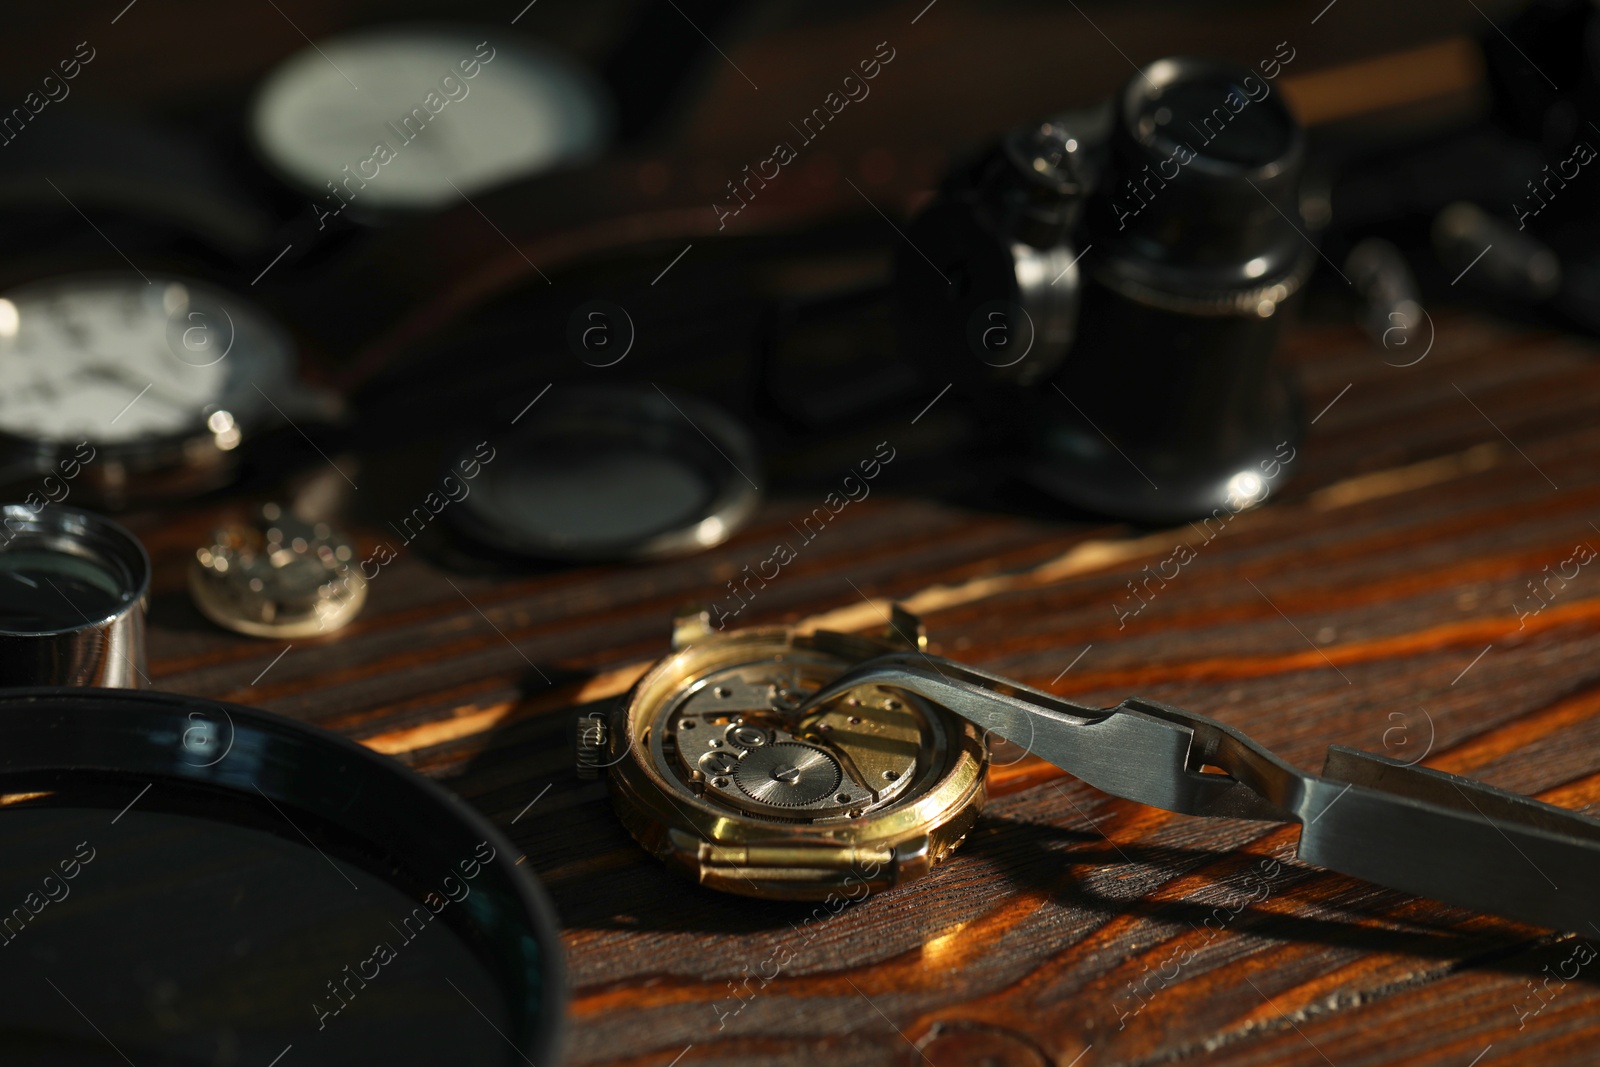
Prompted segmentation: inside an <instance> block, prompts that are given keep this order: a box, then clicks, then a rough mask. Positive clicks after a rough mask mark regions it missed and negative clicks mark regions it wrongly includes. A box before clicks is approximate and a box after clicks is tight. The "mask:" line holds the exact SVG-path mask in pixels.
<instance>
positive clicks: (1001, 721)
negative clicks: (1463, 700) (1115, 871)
mask: <svg viewBox="0 0 1600 1067" xmlns="http://www.w3.org/2000/svg"><path fill="white" fill-rule="evenodd" d="M872 684H876V685H884V686H892V687H894V688H896V689H901V690H905V691H908V692H911V693H915V694H917V695H919V696H922V697H925V698H927V699H928V700H931V701H933V702H934V703H936V704H939V705H942V706H943V707H945V708H948V709H950V710H951V711H953V712H955V713H956V714H957V715H960V716H961V717H963V718H965V719H968V720H970V721H972V722H973V723H975V724H976V725H978V726H980V727H982V728H983V729H984V730H986V731H988V732H989V733H992V734H995V735H998V736H999V737H1002V738H1005V739H1006V740H1008V741H1011V742H1013V743H1015V744H1017V745H1020V746H1022V747H1023V748H1024V749H1026V750H1027V751H1029V752H1031V753H1033V754H1034V755H1036V756H1039V757H1040V758H1042V759H1046V760H1048V761H1050V762H1051V763H1053V764H1055V765H1056V766H1058V767H1060V768H1062V769H1063V770H1065V771H1067V772H1068V773H1070V774H1073V775H1075V776H1077V777H1078V778H1081V779H1083V780H1084V781H1085V782H1087V783H1089V784H1090V785H1092V786H1094V787H1095V788H1097V789H1099V790H1101V791H1102V792H1105V793H1109V794H1111V795H1112V796H1115V797H1121V798H1123V799H1124V800H1132V801H1135V802H1137V803H1140V804H1148V805H1150V806H1152V807H1156V808H1162V809H1164V810H1166V811H1172V812H1178V813H1180V814H1183V815H1202V816H1212V817H1223V818H1233V819H1255V820H1264V821H1269V822H1287V823H1299V824H1300V843H1299V850H1298V855H1299V857H1300V858H1301V859H1302V860H1305V861H1307V862H1309V863H1314V864H1316V865H1318V866H1320V867H1326V868H1327V869H1329V870H1332V871H1338V872H1340V873H1342V874H1348V875H1353V876H1355V877H1357V878H1362V879H1365V880H1367V881H1369V882H1374V883H1376V884H1378V885H1383V886H1388V887H1390V888H1392V889H1399V890H1403V891H1405V892H1407V893H1414V894H1417V895H1418V896H1425V897H1431V898H1433V899H1435V900H1440V901H1444V902H1445V903H1448V904H1455V905H1458V906H1460V907H1464V908H1470V909H1472V910H1474V911H1479V912H1486V913H1489V914H1493V915H1499V916H1503V917H1505V918H1508V919H1515V920H1518V921H1521V922H1526V923H1532V924H1534V925H1538V926H1544V927H1550V928H1554V929H1558V930H1582V929H1596V930H1600V927H1597V926H1595V921H1596V920H1597V919H1600V906H1597V902H1596V899H1595V893H1596V889H1595V887H1596V886H1600V820H1596V819H1591V818H1589V817H1587V816H1585V815H1582V814H1579V813H1578V812H1575V811H1571V810H1568V809H1566V808H1558V807H1555V806H1554V805H1550V804H1545V803H1543V802H1542V801H1538V800H1534V799H1532V798H1530V797H1525V796H1522V795H1520V794H1517V793H1509V792H1506V791H1504V790H1501V789H1496V788H1494V787H1492V786H1488V785H1485V784H1483V783H1482V782H1476V781H1473V780H1472V779H1470V778H1462V777H1459V776H1457V775H1453V774H1446V773H1444V772H1441V771H1435V770H1430V769H1428V768H1426V767H1416V766H1412V765H1409V764H1406V763H1402V762H1399V761H1397V760H1392V759H1389V758H1387V757H1384V756H1378V755H1374V754H1372V753H1368V752H1361V751H1358V750H1356V749H1352V748H1345V747H1344V746H1342V745H1334V746H1332V747H1330V748H1329V749H1328V755H1327V759H1326V762H1325V763H1324V764H1323V767H1322V774H1321V775H1315V774H1307V773H1306V772H1305V771H1302V770H1300V769H1299V768H1297V767H1293V766H1291V765H1290V764H1288V763H1286V762H1284V761H1283V760H1282V759H1280V758H1279V757H1277V756H1275V755H1273V754H1272V753H1271V752H1269V751H1267V749H1265V748H1263V747H1262V746H1261V745H1259V744H1257V743H1256V742H1254V741H1252V740H1250V739H1249V738H1248V737H1246V736H1245V735H1244V734H1242V733H1240V732H1239V731H1238V730H1235V729H1233V728H1232V727H1230V726H1227V725H1224V724H1223V723H1220V722H1217V721H1216V720H1214V719H1209V718H1207V717H1206V716H1204V715H1197V714H1195V713H1193V712H1188V711H1184V710H1182V709H1180V708H1175V707H1171V706H1169V705H1167V704H1160V703H1157V702H1156V701H1153V700H1145V699H1142V698H1139V697H1133V698H1130V699H1128V700H1124V701H1123V702H1122V703H1121V704H1118V705H1116V706H1115V707H1112V708H1090V707H1086V706H1083V705H1079V704H1074V703H1072V702H1071V701H1068V700H1063V699H1061V698H1060V697H1057V696H1053V695H1052V694H1050V693H1046V692H1044V691H1043V690H1040V689H1034V688H1032V687H1031V686H1026V685H1023V684H1021V683H1020V682H1014V681H1011V680H1009V679H1006V678H1001V677H999V676H997V675H993V674H988V673H986V672H984V671H980V670H976V669H974V668H972V667H968V666H966V665H964V664H961V663H956V662H955V661H953V660H948V659H944V658H942V657H939V656H929V655H924V654H921V653H893V654H889V655H884V656H879V657H876V658H874V659H871V660H868V661H867V662H866V663H863V664H861V665H859V666H857V667H855V668H854V669H852V670H851V671H849V672H848V673H847V674H845V675H843V676H842V677H840V678H838V679H837V680H836V681H834V682H832V683H831V684H829V685H828V686H827V687H826V688H824V689H822V690H821V691H819V692H818V693H816V694H815V695H814V696H812V697H811V699H810V700H809V701H807V707H815V706H818V705H821V704H824V703H826V702H828V701H830V700H832V699H834V698H836V697H839V696H841V695H843V694H844V693H845V692H846V691H847V690H850V689H852V688H855V687H857V686H861V685H872ZM1206 768H1216V770H1210V769H1206ZM1219 772H1221V773H1219Z"/></svg>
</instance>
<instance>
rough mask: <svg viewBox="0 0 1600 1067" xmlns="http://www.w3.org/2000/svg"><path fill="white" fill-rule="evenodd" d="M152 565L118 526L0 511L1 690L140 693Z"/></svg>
mask: <svg viewBox="0 0 1600 1067" xmlns="http://www.w3.org/2000/svg"><path fill="white" fill-rule="evenodd" d="M149 589H150V559H149V557H148V556H147V555H146V554H145V551H144V546H143V545H141V544H140V543H139V541H138V539H137V538H135V537H134V536H133V534H131V533H129V532H128V531H127V530H125V529H123V528H122V527H121V526H119V525H118V524H116V523H114V522H112V521H111V520H110V519H106V518H102V517H101V516H99V515H95V514H92V513H90V512H87V511H77V510H74V509H70V508H63V507H59V506H57V505H54V504H46V505H43V506H41V507H39V508H34V507H33V506H31V505H28V504H6V505H0V686H4V685H96V686H112V687H128V688H133V687H137V686H138V685H139V683H140V681H141V677H142V672H143V670H144V613H145V598H146V596H147V595H148V593H149Z"/></svg>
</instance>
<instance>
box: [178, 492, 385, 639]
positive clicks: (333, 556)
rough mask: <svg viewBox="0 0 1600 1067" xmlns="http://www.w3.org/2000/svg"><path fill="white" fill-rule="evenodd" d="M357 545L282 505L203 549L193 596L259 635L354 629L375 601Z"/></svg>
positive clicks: (214, 615)
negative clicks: (356, 561) (359, 565)
mask: <svg viewBox="0 0 1600 1067" xmlns="http://www.w3.org/2000/svg"><path fill="white" fill-rule="evenodd" d="M354 556H355V549H354V547H353V546H352V545H351V543H350V540H349V539H348V538H347V537H345V536H344V535H343V534H341V533H339V532H338V531H336V530H334V529H332V528H331V527H330V526H329V525H328V524H327V523H325V522H318V523H308V522H304V521H302V520H300V519H297V518H295V517H293V516H291V515H287V514H285V513H284V511H283V509H282V508H281V507H279V506H278V505H277V504H267V505H266V506H265V507H263V508H262V509H261V515H260V520H259V521H257V522H253V523H239V524H235V525H230V526H225V527H222V528H221V529H218V530H216V531H215V532H213V534H212V537H211V543H210V544H207V545H203V546H201V547H200V548H199V549H197V550H196V551H195V555H194V560H193V562H192V563H191V564H190V567H189V592H190V594H191V595H192V596H193V597H194V602H195V606H196V607H197V608H199V609H200V612H201V614H203V615H204V616H205V617H206V618H208V619H210V620H211V621H212V622H214V623H216V624H217V625H218V626H222V627H224V628H226V629H229V630H233V631H235V632H237V633H242V634H248V635H250V636H251V637H314V636H316V635H317V634H322V633H331V632H332V631H334V630H337V629H339V628H340V627H342V626H344V625H345V624H346V623H348V622H349V621H350V620H351V619H353V618H355V617H356V615H357V614H358V613H359V612H360V611H361V606H362V605H363V604H365V603H366V600H367V583H366V580H365V579H363V578H362V576H361V574H360V572H359V571H358V570H357V569H356V568H354V567H352V566H351V564H350V561H351V560H352V559H353V558H354Z"/></svg>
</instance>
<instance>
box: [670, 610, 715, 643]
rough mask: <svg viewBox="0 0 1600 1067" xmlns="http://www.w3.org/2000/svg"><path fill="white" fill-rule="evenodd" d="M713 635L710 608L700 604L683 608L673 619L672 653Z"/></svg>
mask: <svg viewBox="0 0 1600 1067" xmlns="http://www.w3.org/2000/svg"><path fill="white" fill-rule="evenodd" d="M711 633H712V630H711V609H710V608H707V607H702V606H701V605H699V604H695V605H692V606H690V607H686V608H682V609H680V610H679V611H678V613H677V614H676V615H674V616H673V618H672V651H674V652H677V651H679V650H680V649H684V648H688V647H689V646H690V645H692V644H695V643H696V642H699V641H704V640H705V639H706V638H708V637H710V636H711Z"/></svg>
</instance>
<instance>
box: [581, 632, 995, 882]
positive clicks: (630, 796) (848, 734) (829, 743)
mask: <svg viewBox="0 0 1600 1067" xmlns="http://www.w3.org/2000/svg"><path fill="white" fill-rule="evenodd" d="M924 644H925V638H924V637H923V635H922V628H921V624H920V623H919V622H918V620H917V619H916V618H915V617H913V616H911V615H909V614H907V613H906V612H904V611H901V610H899V609H896V611H895V615H894V619H893V621H892V623H891V626H890V627H889V629H888V631H886V633H885V635H884V636H881V637H867V636H856V635H850V634H842V633H833V632H830V631H825V630H819V631H815V632H809V633H806V632H800V631H797V630H793V629H789V628H785V627H758V628H750V629H743V630H729V631H725V632H722V631H716V630H713V629H712V628H711V627H710V625H709V615H708V614H707V613H705V612H697V613H691V614H687V615H682V616H680V617H679V618H678V619H677V620H676V623H675V626H674V631H673V649H674V651H673V653H672V654H671V655H669V656H668V657H666V658H665V659H663V660H661V661H660V662H658V663H657V664H655V666H653V667H652V668H651V669H650V670H649V671H648V672H647V673H646V674H645V675H644V676H643V677H642V678H641V679H640V680H639V682H638V683H637V684H636V685H635V686H634V687H633V689H632V691H631V692H629V694H628V695H627V696H626V698H624V700H623V701H622V703H621V704H620V706H619V707H618V708H617V710H616V711H615V712H614V713H613V714H611V715H610V716H606V715H604V714H603V713H597V714H596V715H595V716H592V717H590V718H588V719H585V720H581V721H580V722H579V730H578V762H579V771H580V773H584V772H587V773H588V775H589V776H592V777H593V776H598V775H599V774H600V773H602V772H603V773H605V774H606V776H607V777H608V778H609V780H610V783H611V793H612V798H613V801H614V803H615V805H616V809H617V813H618V815H619V816H620V817H621V819H622V822H623V824H624V825H625V826H626V827H627V828H628V830H629V832H630V833H632V835H633V836H634V838H636V839H637V840H638V841H639V843H640V844H641V845H643V846H644V847H645V848H646V849H647V850H648V851H649V852H651V853H652V854H653V855H655V856H657V857H658V858H660V859H661V860H663V861H664V862H665V863H666V864H667V865H668V866H669V867H672V868H673V869H675V870H677V871H679V872H681V873H683V874H686V875H688V876H689V877H691V878H693V879H695V880H696V881H698V882H699V883H700V884H701V885H705V886H709V887H710V888H713V889H719V890H723V891H725V892H729V893H738V894H742V895H745V896H755V897H766V898H776V899H784V900H820V899H825V898H826V897H827V896H828V895H829V894H838V893H842V892H843V893H849V894H850V895H852V896H855V895H856V892H857V891H860V892H861V895H864V894H865V891H870V890H877V889H884V888H887V887H889V886H892V885H898V884H901V883H903V882H908V881H911V880H913V879H915V878H919V877H921V876H922V875H924V874H926V873H927V872H928V871H929V870H930V869H931V868H932V867H933V866H934V865H935V864H937V863H938V862H940V861H941V860H942V859H944V858H945V857H946V856H948V855H949V854H950V852H951V851H952V850H954V849H955V847H956V846H957V845H958V844H959V843H960V842H961V840H962V838H964V837H965V836H966V834H967V832H968V831H969V830H971V828H972V826H973V824H974V823H975V822H976V821H977V818H978V814H979V812H980V811H981V810H982V808H983V804H984V800H985V799H986V792H985V784H984V773H985V771H986V770H987V768H988V751H987V747H986V745H985V742H984V738H983V736H982V734H981V732H980V731H979V730H978V728H977V727H975V726H973V725H972V724H971V723H970V722H967V721H966V720H964V719H961V718H960V717H958V716H956V715H955V714H953V713H951V712H950V711H948V710H946V709H944V708H942V707H939V706H938V705H935V704H932V703H930V702H928V701H927V700H925V699H923V698H921V697H918V696H914V695H912V694H910V693H907V692H904V691H902V690H898V689H892V688H888V687H881V686H871V685H869V686H863V687H860V688H858V689H853V690H851V691H850V692H848V693H847V694H844V695H842V696H841V697H840V698H839V699H837V700H833V701H830V702H829V703H828V704H826V705H823V706H821V707H819V708H816V709H814V710H811V711H809V712H808V713H807V714H805V715H803V716H802V715H800V714H799V713H798V709H799V708H800V706H801V705H802V704H804V702H805V699H806V697H808V696H810V694H811V693H813V692H815V691H816V690H817V689H819V688H821V687H822V686H823V685H825V684H826V683H828V682H829V681H831V680H832V679H834V678H836V677H838V676H839V675H840V674H842V673H844V672H845V671H846V670H848V669H849V668H850V667H852V666H854V665H856V664H858V663H860V662H862V661H863V660H866V659H870V658H872V657H874V656H877V655H881V654H883V653H886V652H896V651H901V652H903V651H906V650H908V649H915V650H920V649H921V648H922V647H923V645H924ZM859 887H865V890H860V888H859Z"/></svg>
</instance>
